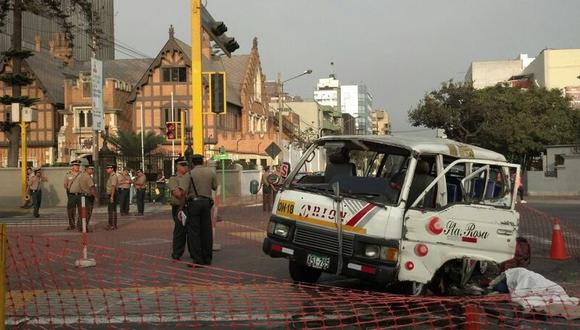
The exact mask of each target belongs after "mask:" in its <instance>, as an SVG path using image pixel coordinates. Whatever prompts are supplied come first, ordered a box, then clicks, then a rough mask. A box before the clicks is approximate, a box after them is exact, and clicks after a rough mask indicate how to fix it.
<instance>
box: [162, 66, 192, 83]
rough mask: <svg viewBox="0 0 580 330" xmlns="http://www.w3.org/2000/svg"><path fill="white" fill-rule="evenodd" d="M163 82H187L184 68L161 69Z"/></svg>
mask: <svg viewBox="0 0 580 330" xmlns="http://www.w3.org/2000/svg"><path fill="white" fill-rule="evenodd" d="M162 70H163V81H164V82H187V70H186V68H185V67H175V68H163V69H162Z"/></svg>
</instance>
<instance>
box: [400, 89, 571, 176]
mask: <svg viewBox="0 0 580 330" xmlns="http://www.w3.org/2000/svg"><path fill="white" fill-rule="evenodd" d="M579 119H580V114H579V112H578V111H576V110H574V109H573V107H572V105H571V103H570V100H569V99H567V98H565V97H563V96H562V93H561V91H559V90H557V89H553V90H546V89H545V88H532V89H528V90H526V89H518V88H512V87H508V86H505V85H496V86H494V87H487V88H484V89H479V90H476V89H474V88H473V86H471V85H470V84H462V83H454V82H453V81H449V82H446V83H443V85H442V86H441V88H440V89H439V90H435V91H432V92H430V93H428V94H427V95H425V97H424V98H423V99H422V100H421V101H420V103H419V104H418V105H417V107H416V108H415V109H412V110H411V111H409V120H410V122H411V124H412V125H413V126H425V127H429V128H442V129H444V130H445V133H446V134H447V136H448V137H449V138H451V139H454V140H458V141H461V142H465V143H471V144H475V145H478V146H481V147H483V148H487V149H491V150H495V151H497V152H500V153H502V154H504V155H506V157H508V159H510V160H511V161H517V162H520V163H522V164H523V162H524V160H529V159H530V158H531V157H533V156H538V155H539V154H540V153H541V152H542V151H543V149H544V147H545V146H546V145H553V144H565V143H574V142H577V141H578V140H579V138H580V130H579V129H580V125H579ZM524 165H526V164H524Z"/></svg>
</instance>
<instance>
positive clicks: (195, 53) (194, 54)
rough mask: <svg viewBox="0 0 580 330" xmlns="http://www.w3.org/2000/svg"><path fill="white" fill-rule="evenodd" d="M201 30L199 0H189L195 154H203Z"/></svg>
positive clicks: (192, 120) (192, 119) (192, 121)
mask: <svg viewBox="0 0 580 330" xmlns="http://www.w3.org/2000/svg"><path fill="white" fill-rule="evenodd" d="M201 30H202V27H201V0H191V109H192V110H193V111H192V112H191V115H190V116H191V123H192V124H193V129H192V137H193V152H194V153H195V154H200V155H204V152H203V115H202V113H203V106H202V85H201ZM182 126H183V125H182ZM182 141H183V139H182ZM184 150H185V149H184Z"/></svg>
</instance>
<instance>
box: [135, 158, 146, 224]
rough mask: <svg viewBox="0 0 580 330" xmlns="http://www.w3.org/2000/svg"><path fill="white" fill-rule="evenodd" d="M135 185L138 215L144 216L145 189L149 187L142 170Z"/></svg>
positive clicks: (139, 171)
mask: <svg viewBox="0 0 580 330" xmlns="http://www.w3.org/2000/svg"><path fill="white" fill-rule="evenodd" d="M133 185H134V186H135V191H136V195H137V196H136V199H137V215H139V216H142V215H143V212H144V211H145V187H146V185H147V177H145V173H143V170H142V169H138V170H137V177H136V178H135V181H134V183H133Z"/></svg>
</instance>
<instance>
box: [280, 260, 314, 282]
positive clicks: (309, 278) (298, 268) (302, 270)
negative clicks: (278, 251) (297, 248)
mask: <svg viewBox="0 0 580 330" xmlns="http://www.w3.org/2000/svg"><path fill="white" fill-rule="evenodd" d="M288 270H289V271H290V277H292V280H294V281H295V282H305V283H316V281H318V279H319V278H320V275H322V271H321V270H319V269H314V268H311V267H307V266H304V265H301V264H299V263H298V262H296V261H294V260H290V261H289V262H288Z"/></svg>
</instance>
